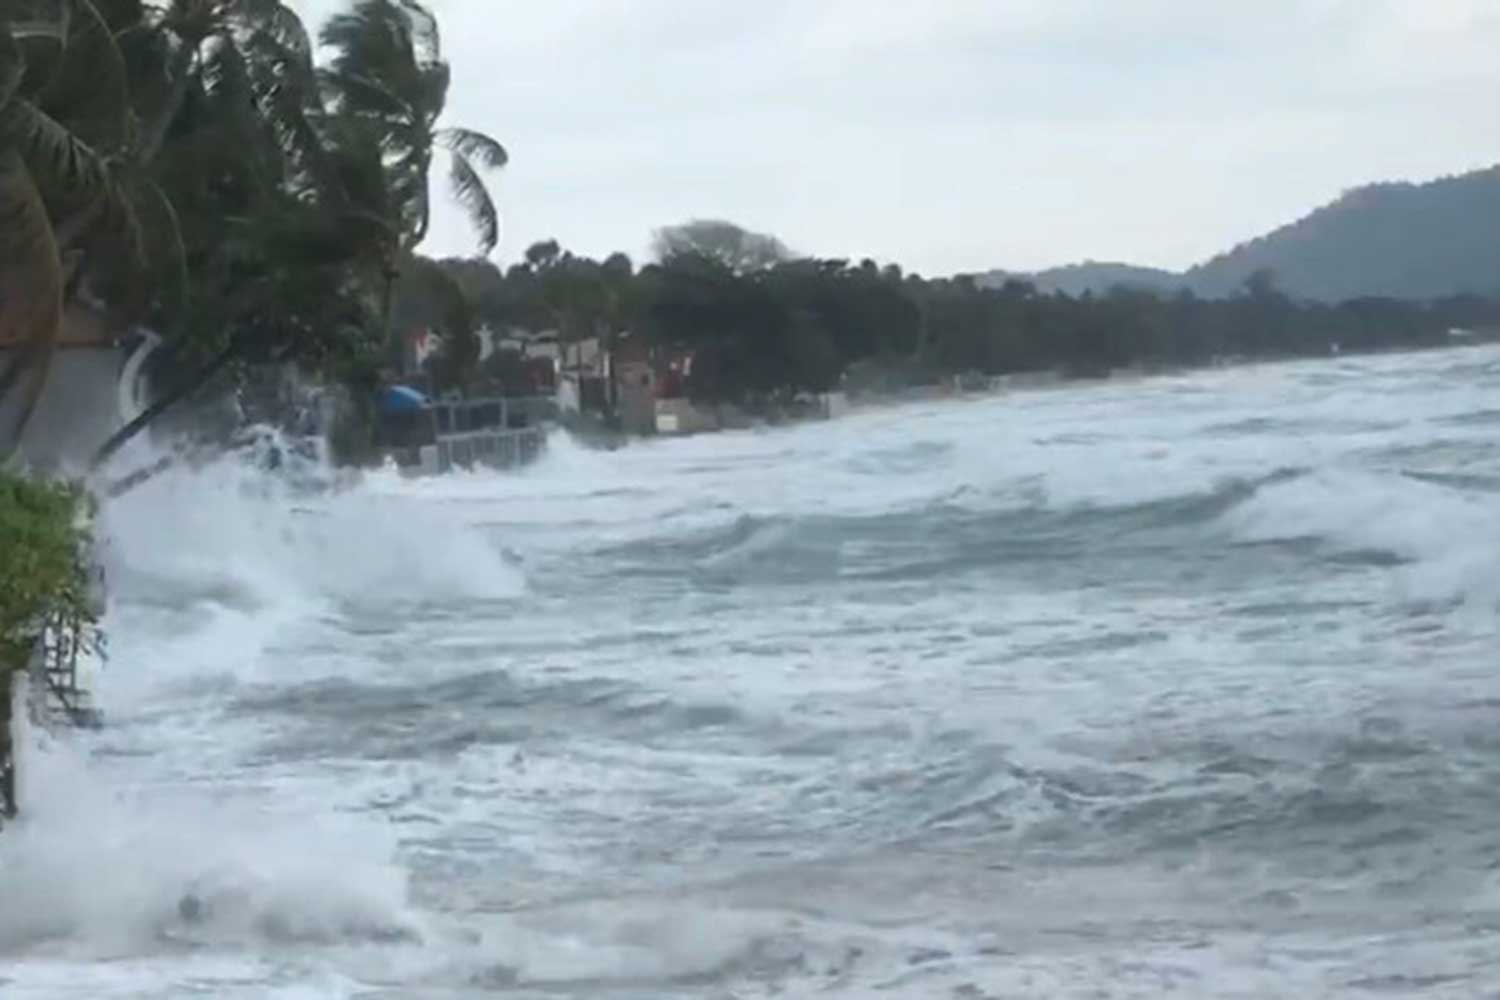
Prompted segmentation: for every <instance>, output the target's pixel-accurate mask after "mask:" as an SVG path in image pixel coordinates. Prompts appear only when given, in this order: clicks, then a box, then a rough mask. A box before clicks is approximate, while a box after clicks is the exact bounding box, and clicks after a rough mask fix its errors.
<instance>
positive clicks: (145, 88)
mask: <svg viewBox="0 0 1500 1000" xmlns="http://www.w3.org/2000/svg"><path fill="white" fill-rule="evenodd" d="M320 40H321V42H322V43H323V45H324V46H326V47H327V49H328V51H329V52H330V59H329V60H328V63H327V65H326V66H325V67H322V68H319V67H316V66H315V65H314V62H313V44H312V42H311V40H310V37H309V34H308V32H307V29H306V28H305V26H304V25H303V24H302V22H301V21H300V20H299V19H298V17H297V15H296V14H295V13H294V12H293V11H292V9H291V8H290V7H288V6H286V5H284V4H282V3H279V2H276V0H162V2H159V3H147V2H143V0H5V3H4V4H0V344H10V345H15V346H17V347H18V349H17V350H13V351H11V352H9V353H8V354H7V356H6V357H7V360H6V361H5V362H4V364H3V366H0V397H3V396H5V395H6V394H7V393H10V392H18V393H22V394H23V395H22V397H21V398H23V399H33V398H34V397H35V395H36V392H37V390H38V389H39V387H40V385H41V383H42V380H43V379H44V378H45V374H46V371H47V367H48V363H49V359H50V357H51V355H52V352H53V351H54V349H55V347H56V345H57V343H58V341H59V339H60V338H61V336H62V333H63V316H64V307H65V305H66V304H67V303H69V302H71V301H83V302H87V303H89V304H91V305H94V306H95V307H98V308H102V309H103V310H105V311H106V312H107V313H108V314H109V316H110V318H111V320H112V321H113V322H114V323H116V324H119V325H123V324H126V323H130V322H137V321H144V322H146V323H148V324H150V325H151V326H152V327H154V328H155V329H157V330H159V331H161V332H162V333H163V334H164V335H165V336H166V337H167V339H168V343H169V348H168V352H167V357H168V359H169V361H170V362H171V364H170V365H169V366H168V367H169V369H170V370H175V373H176V374H175V378H173V379H171V382H172V385H171V386H170V387H169V390H168V391H167V392H165V393H164V394H163V396H162V398H161V399H160V400H159V401H158V403H157V405H156V406H154V407H153V408H152V409H151V410H149V411H148V412H147V413H146V414H144V415H143V416H142V418H141V419H140V420H138V421H136V422H135V423H134V424H133V425H131V426H130V427H127V428H125V429H124V430H123V431H122V432H121V433H120V434H118V435H116V436H115V438H113V439H112V440H111V441H110V442H108V443H106V444H104V445H103V447H102V448H101V452H100V457H101V458H103V457H107V456H108V454H109V453H111V452H112V451H113V450H114V449H115V448H117V447H118V446H119V445H120V444H121V443H123V441H124V440H126V439H127V438H128V437H129V436H131V435H133V434H134V433H136V432H137V431H139V430H140V428H141V427H143V426H144V425H145V424H146V423H148V422H149V421H151V420H153V419H155V418H156V417H157V416H158V415H159V413H160V412H161V411H162V410H164V409H166V408H167V407H169V406H171V405H172V404H173V403H175V402H176V401H177V400H179V399H181V398H183V397H184V396H186V395H187V394H189V393H191V392H192V391H194V390H196V389H197V388H198V387H200V386H202V385H204V384H205V383H207V382H209V381H210V380H212V379H215V378H217V377H221V376H222V377H228V376H230V375H232V374H233V373H234V372H235V371H236V370H239V369H243V368H244V367H245V366H252V365H257V364H263V363H282V362H295V363H297V364H299V365H302V366H304V367H307V368H310V369H313V370H315V371H317V372H319V373H322V374H324V375H327V376H330V377H333V378H337V379H340V380H342V381H346V382H349V383H351V384H353V385H355V386H357V387H361V388H366V387H370V386H372V385H373V383H374V380H375V378H376V375H377V373H378V371H379V367H380V365H381V364H382V363H383V362H384V361H385V359H386V357H387V350H386V344H387V341H388V340H389V333H390V313H391V308H392V304H393V302H394V301H395V298H396V295H397V292H396V286H397V285H398V283H399V282H400V281H401V280H402V279H403V278H404V277H405V276H406V275H407V274H408V272H409V271H412V270H414V269H415V268H416V265H415V263H414V257H413V248H414V247H415V246H416V245H417V244H418V243H419V242H420V241H421V240H422V238H423V236H424V235H425V234H426V231H427V227H428V220H429V218H430V213H431V209H430V205H429V204H428V188H427V174H428V171H429V169H430V168H431V166H432V165H433V162H434V158H435V156H436V155H437V153H438V151H439V150H442V151H445V152H444V155H446V156H447V158H448V161H449V166H450V175H451V178H452V183H453V188H454V192H455V194H456V196H457V199H458V201H459V203H460V204H461V205H462V206H463V207H464V208H465V209H466V210H467V211H468V213H469V214H470V216H471V217H472V218H473V220H474V222H475V224H476V226H477V229H478V233H479V246H480V249H481V250H484V251H488V250H489V249H491V248H493V246H494V244H495V241H496V239H497V238H498V227H499V219H498V213H497V211H496V208H495V205H494V202H493V199H492V198H491V197H490V195H489V193H488V191H487V190H486V188H485V184H484V180H483V176H482V171H484V170H487V169H490V168H494V167H498V166H500V165H502V164H503V163H504V162H505V159H506V154H505V151H504V149H503V148H502V147H501V146H500V145H499V143H497V142H496V141H495V140H493V139H491V138H490V137H488V136H485V135H483V134H481V133H478V132H474V131H471V130H466V129H457V128H445V127H439V126H438V124H437V122H438V120H439V118H440V116H441V115H442V111H443V107H444V103H445V100H446V96H447V90H448V80H449V73H448V67H447V64H446V62H445V61H444V60H443V57H442V52H441V48H440V44H439V35H438V30H437V23H436V21H435V19H434V18H433V16H432V15H431V13H430V12H429V11H428V10H427V8H426V7H425V6H423V5H422V4H421V3H418V2H416V0H357V2H354V3H352V4H351V5H350V7H349V8H348V9H347V10H346V11H344V12H343V13H340V14H339V15H337V16H335V17H334V18H332V19H331V20H330V21H329V22H328V23H327V24H326V25H325V26H324V28H323V31H322V33H321V35H320ZM22 409H23V412H24V410H25V408H24V407H23V408H22ZM17 436H18V432H17V429H16V428H8V429H7V428H0V450H3V449H4V448H7V447H9V446H11V445H13V443H14V441H15V439H16V438H17Z"/></svg>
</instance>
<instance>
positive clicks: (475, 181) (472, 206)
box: [448, 149, 500, 256]
mask: <svg viewBox="0 0 1500 1000" xmlns="http://www.w3.org/2000/svg"><path fill="white" fill-rule="evenodd" d="M450 156H451V158H452V164H451V167H450V169H449V173H448V179H449V180H450V181H451V183H452V184H453V196H454V198H455V199H457V201H458V203H459V204H460V205H462V206H463V207H464V209H465V210H466V211H467V212H468V214H469V221H470V222H472V223H473V225H474V228H475V229H477V230H478V231H479V250H480V252H481V253H482V254H484V255H485V256H488V255H489V254H490V252H491V251H493V250H494V249H495V246H496V245H497V244H498V243H499V242H500V212H499V211H498V210H497V209H496V208H495V201H494V199H493V198H491V197H490V192H489V189H488V188H486V187H485V186H484V179H483V178H481V177H480V176H479V173H478V171H476V170H475V169H474V164H473V163H471V162H470V161H469V157H468V156H467V155H465V154H464V153H463V152H462V151H460V150H457V149H455V150H453V151H452V152H451V153H450Z"/></svg>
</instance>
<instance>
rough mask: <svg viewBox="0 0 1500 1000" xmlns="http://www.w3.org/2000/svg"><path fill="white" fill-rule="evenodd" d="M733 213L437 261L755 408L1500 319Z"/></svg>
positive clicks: (1389, 344) (536, 320) (1355, 341)
mask: <svg viewBox="0 0 1500 1000" xmlns="http://www.w3.org/2000/svg"><path fill="white" fill-rule="evenodd" d="M723 226H724V224H721V223H713V224H702V223H694V224H689V226H687V227H682V228H681V230H680V231H676V232H670V235H669V238H666V239H662V238H659V239H658V241H657V246H658V252H659V253H660V254H661V255H662V256H661V257H660V259H658V260H657V261H656V262H654V263H651V264H648V265H647V266H645V267H643V268H641V269H639V270H635V269H634V268H633V267H632V265H631V262H630V261H629V260H628V259H627V258H625V257H624V256H623V255H620V254H616V255H614V256H612V257H610V258H608V259H607V260H605V261H602V262H600V261H595V260H592V259H589V258H586V257H579V256H575V255H574V254H571V253H568V252H566V251H564V250H562V249H561V248H560V247H559V246H558V245H557V244H556V243H555V242H551V241H549V242H546V243H540V244H537V245H536V246H534V247H532V248H531V250H530V251H528V252H527V254H526V256H525V259H524V260H523V261H521V262H519V263H517V264H515V265H514V266H512V267H510V268H509V269H507V270H505V271H504V272H502V271H501V270H499V269H498V268H496V267H495V266H494V265H493V264H490V263H489V262H487V261H459V260H452V261H445V262H443V267H444V268H445V269H446V270H447V271H448V272H449V273H451V274H452V275H453V276H454V277H455V278H456V280H457V281H458V283H459V284H460V285H461V286H462V287H463V288H464V289H465V290H466V292H467V293H468V295H469V297H470V299H471V300H472V303H473V307H474V320H475V321H476V322H479V323H482V324H487V325H489V326H490V327H492V328H494V329H496V330H505V329H507V328H514V327H519V328H523V329H530V330H547V329H551V330H556V331H557V332H558V335H559V337H560V338H561V339H562V340H563V341H564V342H565V343H566V342H569V341H573V340H577V339H581V338H585V337H593V336H599V337H604V338H618V337H619V336H621V335H622V334H624V333H625V332H627V331H628V332H629V333H630V334H631V336H633V337H638V338H640V339H641V340H642V341H644V343H645V344H646V345H648V346H649V348H650V349H651V350H654V351H656V352H657V353H658V354H659V355H667V356H674V355H675V356H680V355H686V354H691V355H692V358H693V362H692V373H691V377H690V378H689V379H688V385H687V388H688V391H689V392H690V393H691V394H692V395H694V396H697V397H699V398H704V399H710V400H718V401H733V402H739V403H752V404H753V403H755V402H757V401H759V400H764V399H767V398H771V397H775V396H777V395H781V394H786V393H793V392H797V391H803V390H806V391H823V390H827V389H829V388H832V387H834V386H835V385H838V384H840V382H841V381H845V380H846V379H848V378H851V377H852V378H854V380H855V382H856V384H858V383H865V384H869V383H870V382H878V383H881V384H884V385H887V386H892V385H900V384H903V383H912V382H922V381H930V380H932V379H934V378H937V377H940V376H945V375H955V374H962V373H967V372H980V373H985V374H991V375H994V374H1002V373H1010V372H1031V371H1056V372H1059V373H1061V374H1063V375H1073V376H1088V375H1095V374H1105V373H1108V372H1109V371H1110V370H1112V369H1116V368H1120V367H1126V366H1144V367H1156V368H1162V367H1179V366H1190V365H1202V364H1211V363H1215V362H1219V361H1226V360H1231V359H1245V358H1272V357H1288V356H1319V355H1321V356H1326V355H1329V354H1330V353H1335V352H1338V351H1367V350H1379V349H1387V348H1400V347H1423V346H1436V345H1438V344H1441V343H1445V342H1447V340H1448V338H1449V333H1448V331H1449V330H1450V329H1451V328H1473V327H1494V326H1496V325H1500V303H1497V302H1495V301H1493V300H1486V299H1480V298H1476V297H1452V298H1448V299H1443V300H1438V301H1433V302H1426V303H1420V302H1406V301H1398V300H1394V299H1377V298H1364V299H1353V300H1350V301H1346V302H1343V303H1341V304H1339V305H1323V304H1319V303H1306V302H1298V301H1295V300H1293V299H1292V298H1290V297H1289V296H1287V295H1285V294H1283V293H1282V292H1281V291H1279V290H1278V289H1277V287H1276V284H1275V281H1274V279H1273V278H1272V277H1271V275H1269V274H1268V273H1265V272H1261V273H1257V274H1255V275H1252V277H1251V280H1249V281H1248V282H1246V283H1245V285H1244V286H1243V287H1242V288H1240V289H1239V290H1238V291H1237V292H1236V293H1235V294H1233V295H1231V296H1229V297H1227V298H1224V299H1215V300H1210V299H1201V298H1198V297H1196V296H1193V295H1191V294H1189V293H1178V294H1173V295H1166V294H1161V293H1154V292H1149V291H1140V290H1133V289H1129V288H1123V287H1120V288H1115V289H1113V290H1111V291H1110V292H1108V293H1107V294H1104V295H1100V296H1094V295H1091V294H1085V295H1082V296H1078V297H1071V296H1067V295H1062V294H1050V295H1049V294H1042V293H1041V292H1039V291H1038V290H1037V289H1036V288H1035V287H1034V286H1033V285H1031V284H1028V283H1026V282H1022V281H1015V280H1012V281H1009V282H1006V283H1004V284H1003V285H1001V286H1000V287H986V286H984V285H982V284H980V283H979V282H977V281H976V280H974V279H973V278H969V277H957V278H943V279H926V278H923V277H921V276H920V275H916V274H906V273H904V272H903V271H902V270H901V269H900V268H899V267H896V266H886V267H880V266H879V265H877V264H876V263H875V262H874V261H870V260H865V261H861V262H860V263H858V264H851V263H850V262H848V261H844V260H819V259H812V258H795V257H793V256H791V255H790V253H788V252H786V251H785V248H784V247H782V246H781V244H780V243H778V242H776V241H774V240H772V239H770V238H769V237H754V236H753V235H751V234H746V235H744V236H735V235H734V234H733V233H731V232H726V231H725V230H724V228H723ZM747 247H749V248H756V249H755V250H754V252H747V251H746V250H745V248H747ZM766 248H776V249H774V250H767V249H766ZM846 384H847V382H846Z"/></svg>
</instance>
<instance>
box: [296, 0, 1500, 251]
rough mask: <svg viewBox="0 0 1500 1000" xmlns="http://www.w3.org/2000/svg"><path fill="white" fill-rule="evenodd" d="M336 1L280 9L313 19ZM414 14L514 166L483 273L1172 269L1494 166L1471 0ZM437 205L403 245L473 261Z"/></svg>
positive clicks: (1498, 77)
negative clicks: (428, 22) (543, 253)
mask: <svg viewBox="0 0 1500 1000" xmlns="http://www.w3.org/2000/svg"><path fill="white" fill-rule="evenodd" d="M340 5H341V4H340V3H338V2H336V0H297V2H295V3H294V6H295V7H297V8H298V9H299V10H301V11H302V12H303V13H304V15H306V16H308V20H309V27H310V28H313V29H315V28H316V25H317V24H319V23H321V21H322V19H323V18H324V17H325V16H326V15H327V14H328V13H329V12H330V11H332V10H334V9H336V8H337V7H339V6H340ZM432 6H433V8H434V9H435V11H436V12H437V13H438V16H439V18H440V19H441V24H442V28H443V32H444V35H443V44H444V51H445V53H446V55H447V58H448V59H449V61H450V62H451V64H452V67H453V86H452V90H451V92H450V95H449V118H450V119H451V120H452V121H453V122H455V123H462V124H464V125H468V126H471V127H474V128H478V129H481V130H483V131H486V132H489V133H490V134H492V135H494V136H495V137H496V138H498V139H500V140H501V141H502V142H504V143H505V144H506V146H507V147H508V149H509V150H510V153H511V157H512V162H511V165H510V166H509V167H508V168H507V169H506V170H504V171H503V172H502V173H501V174H500V175H498V177H497V179H496V181H495V184H494V189H495V191H496V194H497V199H498V201H499V203H500V206H501V209H502V212H503V214H504V220H505V224H504V230H503V236H502V244H501V247H500V249H499V250H497V251H496V253H495V255H494V257H495V259H496V260H497V261H500V262H502V263H503V262H505V261H509V260H513V259H515V258H517V257H518V256H519V255H520V253H521V252H522V251H523V250H524V249H525V247H526V246H527V245H529V244H530V243H532V242H534V241H536V240H539V239H546V238H556V239H558V240H559V241H560V242H562V244H563V245H564V246H566V247H568V248H570V249H573V250H575V251H577V252H581V253H587V254H591V255H596V256H600V255H603V254H607V253H609V252H611V251H614V250H624V251H626V252H627V253H630V254H631V255H632V256H633V257H636V258H638V259H639V258H641V257H643V256H644V255H645V252H646V247H647V244H648V242H649V239H650V235H651V231H652V230H653V229H655V228H657V227H660V226H663V225H669V224H672V223H676V222H681V221H684V220H686V219H688V218H693V217H711V218H725V219H730V220H733V221H735V222H737V223H739V224H741V225H743V226H746V227H748V228H751V229H755V230H760V231H764V232H769V233H773V234H775V235H777V236H778V237H780V238H781V239H782V240H784V241H785V242H786V243H787V244H788V245H790V246H791V247H792V248H793V249H795V250H797V251H799V252H803V253H808V254H815V255H820V256H840V257H852V258H859V257H865V256H871V257H875V258H877V259H878V260H881V261H898V262H900V263H901V264H903V265H904V266H906V267H908V268H910V269H913V270H918V271H922V272H925V273H934V274H937V273H952V272H961V271H983V270H989V269H993V268H1004V269H1007V270H1017V271H1020V270H1037V269H1042V268H1047V267H1053V266H1058V265H1063V264H1068V263H1075V262H1078V261H1082V260H1096V261H1120V262H1127V263H1131V264H1137V265H1142V266H1152V267H1163V268H1169V269H1173V270H1180V269H1182V268H1184V267H1187V266H1190V265H1192V264H1194V263H1198V262H1200V261H1202V260H1204V259H1206V258H1208V257H1210V256H1212V255H1214V254H1216V253H1219V252H1221V251H1223V250H1226V249H1228V248H1229V247H1231V246H1233V245H1234V244H1236V243H1239V242H1241V241H1243V240H1246V239H1249V238H1252V237H1254V236H1257V235H1260V234H1262V233H1264V232H1267V231H1269V230H1271V229H1273V228H1275V227H1277V226H1280V225H1283V224H1286V223H1288V222H1291V221H1293V220H1295V219H1297V218H1300V217H1301V216H1303V215H1305V214H1306V213H1307V212H1309V211H1311V210H1312V209H1314V208H1316V207H1317V206H1318V205H1321V204H1323V203H1325V202H1327V201H1329V200H1331V199H1333V198H1335V197H1337V196H1338V195H1339V194H1340V193H1341V192H1342V191H1345V190H1347V189H1349V188H1352V187H1358V186H1361V185H1363V184H1366V183H1370V182H1374V181H1401V180H1408V181H1425V180H1430V179H1433V178H1435V177H1439V176H1443V175H1447V174H1457V173H1463V172H1465V171H1468V170H1472V169H1476V168H1480V167H1484V166H1488V165H1491V164H1492V163H1494V162H1495V161H1496V160H1497V159H1500V155H1497V154H1496V152H1495V145H1494V141H1493V136H1494V135H1495V134H1497V126H1500V111H1497V109H1496V107H1495V105H1494V102H1493V101H1492V100H1491V99H1490V98H1489V96H1488V95H1490V94H1492V93H1493V92H1494V89H1495V85H1496V84H1497V83H1500V66H1497V65H1496V63H1495V61H1494V60H1493V56H1492V54H1493V50H1494V48H1495V45H1494V43H1496V42H1500V8H1496V7H1494V5H1492V4H1485V3H1484V2H1483V0H1427V2H1421V3H1416V2H1407V0H1357V2H1356V0H1305V2H1294V0H1280V2H1272V3H1269V4H1266V3H1254V4H1252V3H1250V2H1248V0H1225V2H1224V3H1220V4H1216V5H1214V6H1213V9H1211V10H1207V9H1201V8H1199V7H1197V6H1195V5H1188V4H1184V3H1179V2H1172V0H1131V2H1124V3H1108V4H1106V3H1103V2H1098V0H1013V2H1007V3H1003V4H998V3H987V2H982V0H934V2H933V3H930V4H926V5H923V6H922V7H921V8H920V9H919V8H917V7H916V6H915V5H911V6H909V7H899V8H898V7H895V6H894V5H892V6H889V7H881V8H871V7H870V6H869V5H859V4H854V3H852V2H850V0H812V2H804V3H802V4H794V3H791V2H790V0H769V2H766V3H762V4H759V5H756V6H754V7H750V6H747V5H744V4H738V3H728V2H704V3H699V4H695V5H693V6H692V8H691V9H688V10H684V9H682V7H681V5H678V4H671V3H668V2H667V0H633V2H632V3H630V4H629V5H628V6H627V5H624V4H621V3H610V2H604V0H556V2H554V3H551V4H548V5H545V6H539V5H529V6H528V5H520V4H508V3H504V2H496V0H435V2H434V3H433V4H432ZM440 181H441V178H440ZM437 204H438V206H439V208H438V211H437V214H436V218H435V219H434V225H433V232H432V236H431V238H430V239H429V241H428V243H427V244H426V245H425V246H424V249H425V250H426V251H427V252H429V253H432V254H435V255H450V254H467V253H470V252H472V249H473V242H472V238H471V237H470V234H469V233H468V231H467V230H466V228H465V226H464V224H463V222H462V221H461V219H460V218H459V216H458V214H457V213H456V212H455V211H453V210H452V209H451V208H450V207H449V206H448V204H447V202H446V199H445V198H439V199H438V200H437Z"/></svg>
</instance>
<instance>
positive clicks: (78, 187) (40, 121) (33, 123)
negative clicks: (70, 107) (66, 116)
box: [0, 98, 109, 217]
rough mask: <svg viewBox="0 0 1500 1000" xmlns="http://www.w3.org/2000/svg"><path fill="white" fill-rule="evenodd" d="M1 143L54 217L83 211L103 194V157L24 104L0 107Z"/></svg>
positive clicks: (15, 102)
mask: <svg viewBox="0 0 1500 1000" xmlns="http://www.w3.org/2000/svg"><path fill="white" fill-rule="evenodd" d="M0 143H7V144H9V146H10V148H11V149H13V150H14V151H15V152H16V153H18V154H19V155H20V157H21V159H22V161H23V162H24V163H25V164H26V166H27V168H28V170H29V172H30V173H31V176H32V177H33V179H34V181H35V183H36V185H37V187H38V188H40V189H41V191H42V192H43V195H44V197H45V199H46V202H47V204H48V206H49V207H50V208H51V209H52V210H53V212H54V215H55V216H58V217H63V216H67V215H71V214H72V213H74V212H78V211H88V210H90V209H91V208H92V207H93V206H94V204H95V203H96V202H97V201H98V200H99V199H100V198H103V197H105V196H106V194H107V192H108V189H109V170H108V168H107V167H106V165H105V161H104V158H103V157H102V156H100V155H99V153H98V152H97V151H95V150H94V149H93V148H92V147H91V146H89V144H88V143H86V142H84V141H83V140H81V139H79V138H78V137H77V136H75V135H73V133H72V132H70V131H68V129H67V128H65V127H64V126H63V125H62V124H61V123H59V122H58V121H56V120H55V119H53V118H52V117H51V116H50V115H48V114H47V113H46V112H44V111H42V110H41V109H40V108H38V107H36V106H35V105H34V104H32V103H31V102H29V101H26V100H23V99H21V98H12V99H11V100H10V101H8V102H7V103H6V104H5V105H4V106H3V107H0Z"/></svg>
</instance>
